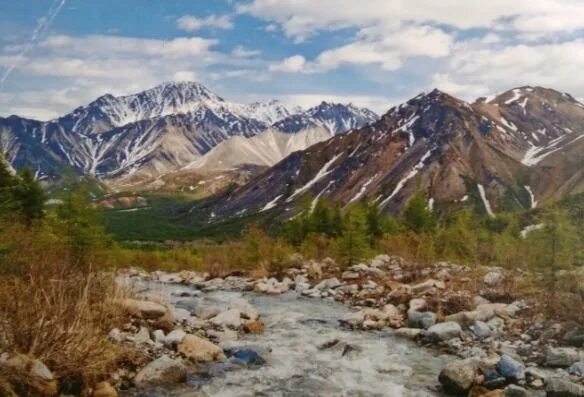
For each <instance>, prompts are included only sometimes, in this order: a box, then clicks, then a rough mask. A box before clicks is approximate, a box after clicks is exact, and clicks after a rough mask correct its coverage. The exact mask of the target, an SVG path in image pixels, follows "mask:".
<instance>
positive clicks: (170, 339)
mask: <svg viewBox="0 0 584 397" xmlns="http://www.w3.org/2000/svg"><path fill="white" fill-rule="evenodd" d="M185 336H187V334H186V332H185V331H183V330H182V329H175V330H173V331H170V332H169V333H168V335H166V336H165V337H164V339H163V340H162V343H164V344H165V345H166V346H176V345H178V344H179V343H181V342H182V341H183V339H184V338H185Z"/></svg>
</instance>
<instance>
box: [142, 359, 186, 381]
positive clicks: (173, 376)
mask: <svg viewBox="0 0 584 397" xmlns="http://www.w3.org/2000/svg"><path fill="white" fill-rule="evenodd" d="M186 373H187V370H186V367H185V366H184V365H183V363H181V362H180V361H178V360H174V359H172V358H170V357H168V356H162V357H160V358H157V359H156V360H154V361H152V362H150V363H149V364H148V365H146V366H145V367H144V368H142V370H140V372H138V374H137V375H136V377H135V378H134V383H135V384H136V386H138V387H140V388H146V387H150V386H155V385H163V384H171V383H177V382H181V381H183V380H184V379H185V377H186Z"/></svg>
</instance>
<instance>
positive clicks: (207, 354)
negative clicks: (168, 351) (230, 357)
mask: <svg viewBox="0 0 584 397" xmlns="http://www.w3.org/2000/svg"><path fill="white" fill-rule="evenodd" d="M177 351H178V352H179V353H180V354H182V355H183V356H185V357H186V358H188V359H189V360H191V361H194V362H200V363H206V362H211V361H215V360H223V359H224V358H225V355H224V354H223V350H222V349H221V348H220V347H219V346H217V345H215V344H213V343H211V342H209V341H208V340H206V339H203V338H200V337H198V336H196V335H187V336H185V337H184V339H183V340H182V342H181V343H179V344H178V347H177Z"/></svg>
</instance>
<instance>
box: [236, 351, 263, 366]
mask: <svg viewBox="0 0 584 397" xmlns="http://www.w3.org/2000/svg"><path fill="white" fill-rule="evenodd" d="M227 355H228V356H229V358H230V361H231V362H232V363H234V364H238V365H264V364H265V363H266V360H264V358H263V357H262V356H260V355H259V354H258V353H257V352H256V351H255V350H252V349H233V350H228V351H227Z"/></svg>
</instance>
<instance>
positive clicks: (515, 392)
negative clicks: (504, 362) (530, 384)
mask: <svg viewBox="0 0 584 397" xmlns="http://www.w3.org/2000/svg"><path fill="white" fill-rule="evenodd" d="M504 395H505V397H530V396H531V395H532V394H531V393H530V392H529V391H527V390H525V389H524V388H523V387H520V386H517V385H509V386H507V387H506V388H505V394H504Z"/></svg>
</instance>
